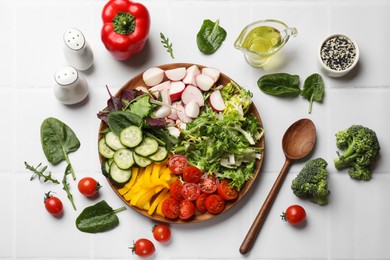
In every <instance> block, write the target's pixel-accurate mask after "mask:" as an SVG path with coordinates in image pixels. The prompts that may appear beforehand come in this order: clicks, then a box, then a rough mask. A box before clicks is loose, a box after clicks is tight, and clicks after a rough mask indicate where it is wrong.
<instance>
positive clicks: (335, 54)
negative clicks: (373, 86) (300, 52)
mask: <svg viewBox="0 0 390 260" xmlns="http://www.w3.org/2000/svg"><path fill="white" fill-rule="evenodd" d="M318 61H319V64H320V66H321V70H322V71H323V72H324V73H325V74H326V75H328V76H330V77H342V76H344V75H346V74H347V73H348V72H350V71H351V70H352V69H353V68H354V67H355V66H356V64H357V63H358V61H359V46H358V45H357V43H356V41H355V40H354V39H352V38H351V37H350V36H348V35H346V34H343V33H336V34H332V35H329V36H327V37H326V38H325V39H324V40H323V41H321V44H320V46H319V49H318Z"/></svg>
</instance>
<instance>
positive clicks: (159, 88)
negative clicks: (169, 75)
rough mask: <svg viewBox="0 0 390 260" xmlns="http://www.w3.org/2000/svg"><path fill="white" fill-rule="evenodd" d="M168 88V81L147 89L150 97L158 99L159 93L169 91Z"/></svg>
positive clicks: (169, 83) (169, 84)
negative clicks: (164, 90)
mask: <svg viewBox="0 0 390 260" xmlns="http://www.w3.org/2000/svg"><path fill="white" fill-rule="evenodd" d="M170 86H171V82H170V81H164V82H162V83H160V84H158V85H155V86H153V87H151V88H149V92H150V93H152V95H154V96H155V97H156V98H158V97H159V95H160V91H162V90H163V89H168V90H169V88H170Z"/></svg>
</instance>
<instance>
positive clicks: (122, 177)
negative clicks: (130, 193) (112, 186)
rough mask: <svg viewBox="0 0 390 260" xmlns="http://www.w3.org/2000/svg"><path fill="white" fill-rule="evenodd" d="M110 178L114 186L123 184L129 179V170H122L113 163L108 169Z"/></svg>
mask: <svg viewBox="0 0 390 260" xmlns="http://www.w3.org/2000/svg"><path fill="white" fill-rule="evenodd" d="M110 178H111V180H112V181H113V182H115V183H116V184H125V183H127V182H128V181H129V180H130V178H131V169H128V170H123V169H121V168H119V167H118V165H116V163H115V162H113V163H112V164H111V167H110Z"/></svg>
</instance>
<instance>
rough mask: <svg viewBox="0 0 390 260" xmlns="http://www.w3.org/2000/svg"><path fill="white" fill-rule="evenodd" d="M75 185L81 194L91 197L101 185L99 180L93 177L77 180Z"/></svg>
mask: <svg viewBox="0 0 390 260" xmlns="http://www.w3.org/2000/svg"><path fill="white" fill-rule="evenodd" d="M77 187H78V189H79V191H80V193H81V194H83V195H85V196H87V197H92V196H94V195H95V194H96V193H97V192H98V191H99V189H100V188H101V187H102V186H100V184H99V182H97V181H96V180H95V179H94V178H91V177H85V178H82V179H81V180H80V181H79V184H78V185H77Z"/></svg>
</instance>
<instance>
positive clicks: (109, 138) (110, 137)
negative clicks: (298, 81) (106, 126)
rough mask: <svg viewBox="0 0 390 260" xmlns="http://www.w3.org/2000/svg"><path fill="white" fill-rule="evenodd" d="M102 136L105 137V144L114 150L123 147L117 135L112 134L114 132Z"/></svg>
mask: <svg viewBox="0 0 390 260" xmlns="http://www.w3.org/2000/svg"><path fill="white" fill-rule="evenodd" d="M104 138H105V139H106V144H107V146H108V147H110V148H111V149H112V150H114V151H116V150H119V149H122V148H125V146H124V145H123V144H122V143H121V141H120V140H119V136H117V135H116V134H114V132H108V133H107V134H106V136H105V137H104Z"/></svg>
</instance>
